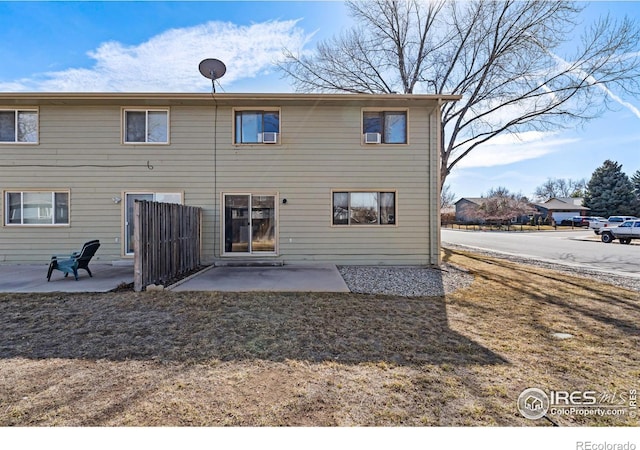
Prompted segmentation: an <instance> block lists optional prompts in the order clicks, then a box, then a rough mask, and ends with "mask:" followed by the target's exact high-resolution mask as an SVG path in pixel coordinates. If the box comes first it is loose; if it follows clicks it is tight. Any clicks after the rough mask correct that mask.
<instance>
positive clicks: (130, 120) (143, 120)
mask: <svg viewBox="0 0 640 450" xmlns="http://www.w3.org/2000/svg"><path fill="white" fill-rule="evenodd" d="M124 142H125V143H127V144H140V143H143V144H144V143H146V144H168V143H169V111H168V110H166V109H147V110H140V109H136V110H133V109H128V110H125V111H124Z"/></svg>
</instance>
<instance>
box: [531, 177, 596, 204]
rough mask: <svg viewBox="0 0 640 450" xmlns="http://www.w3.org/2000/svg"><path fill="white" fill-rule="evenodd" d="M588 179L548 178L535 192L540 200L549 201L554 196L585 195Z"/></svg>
mask: <svg viewBox="0 0 640 450" xmlns="http://www.w3.org/2000/svg"><path fill="white" fill-rule="evenodd" d="M586 187H587V181H586V180H585V179H584V178H582V179H580V180H573V179H571V178H567V179H565V178H547V181H545V182H544V183H542V184H541V185H540V186H538V187H537V188H536V190H535V192H534V193H533V195H535V197H536V199H538V200H539V201H547V200H549V199H551V198H553V197H583V196H584V194H585V189H586Z"/></svg>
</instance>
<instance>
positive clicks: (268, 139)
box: [262, 131, 278, 144]
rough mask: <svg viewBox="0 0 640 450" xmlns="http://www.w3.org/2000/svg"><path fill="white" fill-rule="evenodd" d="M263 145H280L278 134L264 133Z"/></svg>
mask: <svg viewBox="0 0 640 450" xmlns="http://www.w3.org/2000/svg"><path fill="white" fill-rule="evenodd" d="M262 143H263V144H277V143H278V133H275V132H272V131H271V132H265V133H262Z"/></svg>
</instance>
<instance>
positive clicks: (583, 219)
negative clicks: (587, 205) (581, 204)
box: [571, 216, 589, 227]
mask: <svg viewBox="0 0 640 450" xmlns="http://www.w3.org/2000/svg"><path fill="white" fill-rule="evenodd" d="M571 221H572V222H573V226H574V227H588V226H589V221H588V220H587V216H574V217H572V218H571Z"/></svg>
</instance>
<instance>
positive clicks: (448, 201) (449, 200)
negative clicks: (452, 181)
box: [440, 184, 456, 210]
mask: <svg viewBox="0 0 640 450" xmlns="http://www.w3.org/2000/svg"><path fill="white" fill-rule="evenodd" d="M455 199H456V193H455V192H453V191H452V190H451V186H450V185H448V184H446V185H444V186H443V187H442V190H441V191H440V209H441V210H442V209H446V208H450V207H452V206H453V202H454V200H455Z"/></svg>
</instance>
